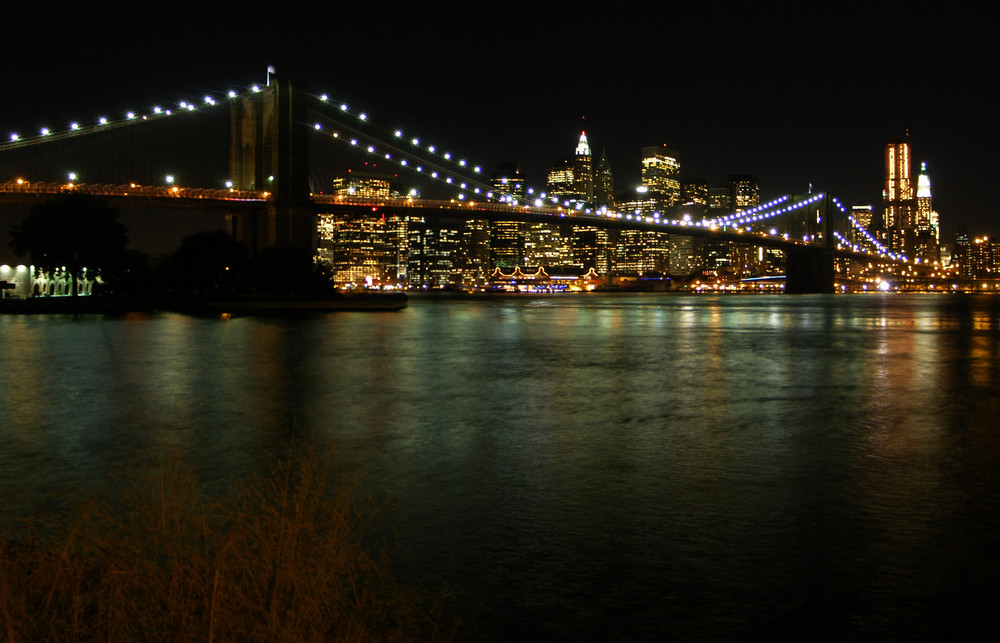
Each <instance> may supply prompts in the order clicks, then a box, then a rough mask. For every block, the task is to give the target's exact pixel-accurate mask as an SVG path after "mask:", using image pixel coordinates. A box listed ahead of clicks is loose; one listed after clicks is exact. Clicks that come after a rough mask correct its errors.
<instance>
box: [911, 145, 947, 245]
mask: <svg viewBox="0 0 1000 643" xmlns="http://www.w3.org/2000/svg"><path fill="white" fill-rule="evenodd" d="M914 224H915V225H914V227H915V228H916V256H918V257H920V258H921V259H923V260H925V261H940V259H941V253H940V247H941V234H940V231H939V230H938V213H937V212H935V211H934V207H933V205H932V203H931V177H930V176H929V175H928V174H927V164H926V163H921V164H920V174H918V175H917V201H916V215H915V220H914Z"/></svg>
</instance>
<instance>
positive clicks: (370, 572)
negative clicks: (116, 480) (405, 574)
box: [0, 455, 455, 643]
mask: <svg viewBox="0 0 1000 643" xmlns="http://www.w3.org/2000/svg"><path fill="white" fill-rule="evenodd" d="M327 471H329V468H328V467H326V466H321V464H320V462H319V459H318V458H316V457H314V456H311V455H310V456H306V457H298V458H293V459H290V460H287V461H284V462H281V463H279V464H278V465H276V466H275V468H274V469H273V471H272V472H271V474H270V475H269V476H266V477H256V478H252V479H250V480H249V481H246V482H244V483H241V484H240V485H238V486H237V487H236V488H235V490H234V491H233V492H232V493H230V494H229V495H228V496H227V497H224V498H221V499H218V500H214V499H208V498H206V497H205V495H204V494H203V492H202V491H201V488H200V486H199V484H198V481H197V480H196V479H195V477H194V475H193V474H192V473H191V472H190V471H189V470H185V469H183V468H181V467H179V466H177V464H176V463H172V464H166V465H164V466H163V467H160V468H158V469H157V470H155V471H153V472H152V473H149V474H148V475H144V476H142V478H141V479H139V480H137V481H136V482H135V483H134V484H131V485H129V486H128V487H127V491H125V492H124V493H123V497H121V498H116V499H113V501H111V502H106V503H103V504H96V503H95V504H93V505H91V506H89V507H87V508H86V509H85V510H83V511H82V512H81V513H80V515H79V517H78V518H76V519H74V520H72V521H71V522H70V523H69V526H68V527H64V528H62V529H60V530H58V531H57V532H55V535H54V536H51V535H50V536H46V537H44V538H41V537H37V536H36V535H35V534H37V533H39V531H38V530H36V529H27V530H24V529H22V530H20V531H19V532H18V534H16V536H17V537H16V538H14V534H11V533H7V534H3V533H0V640H6V641H10V642H20V641H26V642H28V641H30V642H35V641H67V642H75V641H153V640H155V641H209V642H212V643H215V642H221V641H373V640H377V641H409V640H421V641H425V640H448V639H450V638H453V637H454V635H455V632H454V629H453V628H451V627H450V626H449V627H448V628H443V627H442V626H441V623H442V614H441V612H440V601H428V600H427V599H426V598H425V597H424V595H422V594H421V593H420V592H418V591H416V590H414V589H412V588H408V587H404V586H402V585H401V584H399V583H398V582H396V581H395V580H394V579H393V578H392V577H391V576H390V575H389V573H388V565H387V562H388V561H387V556H386V555H385V554H384V553H382V554H373V553H371V552H370V551H369V549H368V548H366V547H365V546H364V543H363V537H364V536H366V534H369V533H370V530H369V529H368V528H369V526H370V524H371V520H372V518H373V516H374V515H375V513H376V512H375V510H374V506H373V505H372V504H371V503H370V502H359V501H358V500H357V499H356V498H355V497H354V496H353V494H352V489H351V488H350V487H347V486H345V485H343V484H342V481H340V480H338V479H332V478H331V476H330V475H329V474H328V473H326V472H327Z"/></svg>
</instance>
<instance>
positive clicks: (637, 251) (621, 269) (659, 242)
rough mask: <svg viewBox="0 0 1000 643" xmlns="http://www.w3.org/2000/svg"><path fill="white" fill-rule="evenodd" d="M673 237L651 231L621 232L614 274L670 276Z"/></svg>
mask: <svg viewBox="0 0 1000 643" xmlns="http://www.w3.org/2000/svg"><path fill="white" fill-rule="evenodd" d="M670 248H671V237H670V235H669V234H667V233H665V232H655V231H651V230H628V229H626V230H620V231H619V232H618V245H617V247H616V253H615V266H614V272H615V274H617V275H628V276H636V277H642V276H649V275H655V276H666V275H669V274H670Z"/></svg>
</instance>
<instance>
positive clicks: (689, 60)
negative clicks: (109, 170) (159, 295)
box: [0, 3, 1000, 246]
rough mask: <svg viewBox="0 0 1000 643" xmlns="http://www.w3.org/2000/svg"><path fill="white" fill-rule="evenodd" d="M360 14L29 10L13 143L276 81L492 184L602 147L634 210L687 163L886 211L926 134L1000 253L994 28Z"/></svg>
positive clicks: (713, 175) (13, 73)
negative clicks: (893, 182) (324, 98)
mask: <svg viewBox="0 0 1000 643" xmlns="http://www.w3.org/2000/svg"><path fill="white" fill-rule="evenodd" d="M343 4H344V3H328V8H321V9H318V10H317V9H309V10H305V9H303V10H298V9H297V8H295V6H294V3H281V4H280V5H275V7H274V9H273V10H269V11H268V12H267V13H265V14H249V13H248V12H247V10H246V8H245V7H246V6H248V5H239V8H237V7H235V6H233V7H230V6H223V5H216V6H215V7H214V8H212V9H205V8H200V9H197V10H194V11H192V12H185V11H184V10H183V7H181V6H179V5H178V6H174V5H171V6H170V7H169V8H167V7H164V8H163V9H162V10H160V9H157V10H156V13H157V15H156V16H155V17H153V18H150V17H139V15H138V13H132V14H127V13H122V14H116V13H115V12H114V11H111V10H109V11H107V12H105V13H103V14H102V15H100V16H97V15H78V14H66V15H61V16H59V15H54V14H49V15H44V16H39V15H38V14H25V15H21V16H17V15H16V10H15V15H13V17H12V19H11V20H10V21H9V24H10V28H9V29H7V30H6V34H5V39H3V40H0V48H2V53H3V60H4V61H7V62H5V66H6V67H7V70H8V71H7V74H6V76H7V78H6V81H5V82H4V84H3V85H2V89H0V97H2V100H0V133H2V134H3V136H4V137H6V136H7V135H8V133H9V132H11V131H20V132H33V131H37V128H38V127H40V126H41V125H50V126H53V127H59V126H60V123H62V122H63V121H65V122H66V123H68V122H69V120H70V119H74V118H79V119H84V120H85V119H87V118H90V117H92V116H96V115H97V114H98V113H107V112H112V113H113V112H115V111H124V110H125V109H129V108H133V109H142V108H143V107H144V106H149V105H152V104H154V103H159V102H166V101H170V100H177V99H178V98H179V97H188V98H196V97H198V96H200V95H203V94H204V93H206V92H219V91H223V90H225V89H226V88H228V87H230V86H233V85H242V86H246V85H249V84H250V83H252V82H260V81H262V80H263V78H264V70H265V69H266V67H267V65H269V64H270V65H274V66H275V67H276V68H277V71H278V72H279V74H281V75H284V76H288V77H291V78H294V79H297V80H299V81H301V82H303V83H305V84H306V85H308V86H310V87H313V88H315V89H316V90H317V91H325V92H328V93H329V94H330V96H331V97H333V98H335V99H337V100H342V101H346V102H348V103H349V104H351V105H352V106H357V107H359V108H363V109H365V110H366V111H367V112H368V113H369V114H371V118H372V120H373V121H378V122H379V123H381V124H382V125H383V126H384V127H385V128H387V129H392V128H395V127H402V128H403V129H405V130H406V131H407V132H414V133H417V134H419V135H420V136H421V137H422V138H423V139H424V140H425V141H430V142H438V143H439V144H440V145H441V146H442V147H447V148H449V149H452V150H453V151H454V152H455V153H456V154H461V155H463V156H466V157H468V158H470V159H471V160H474V161H475V162H477V163H480V164H481V165H482V166H483V167H484V168H489V169H491V168H493V167H495V165H496V163H497V162H499V161H504V160H516V161H518V162H519V163H520V164H521V165H522V167H523V168H524V169H525V171H526V172H527V174H528V179H529V183H531V184H534V185H541V184H542V183H543V182H544V173H545V171H546V168H547V166H548V165H549V164H550V163H551V162H552V161H554V160H555V159H556V158H558V157H562V156H567V155H570V154H571V153H572V151H573V149H574V147H575V144H576V140H577V137H578V136H579V131H580V130H581V129H586V130H587V133H588V137H589V139H590V142H591V145H592V147H593V148H594V151H595V155H596V154H597V153H599V151H600V150H601V149H602V148H605V149H607V153H608V155H609V158H610V160H611V163H612V167H613V169H614V171H615V174H616V181H617V185H618V187H619V188H620V189H621V188H625V187H628V186H631V185H634V184H635V183H636V182H637V181H638V175H639V153H640V148H641V147H642V146H643V145H655V144H660V143H667V144H668V145H669V146H670V147H672V148H674V149H676V150H677V151H678V152H679V154H680V158H681V164H682V174H683V175H684V176H685V177H691V178H696V177H697V178H703V179H705V180H707V181H709V183H710V184H717V183H721V182H724V181H725V179H726V177H727V175H729V174H744V173H746V174H755V175H756V176H757V177H758V178H759V180H760V184H761V188H762V193H763V196H764V197H765V198H768V197H771V196H776V195H778V194H784V193H788V192H803V191H805V190H806V188H807V186H808V185H809V184H810V183H812V184H813V185H814V186H815V187H816V189H819V190H830V191H832V192H834V193H835V194H837V195H840V196H842V200H844V201H845V202H847V203H850V204H859V203H865V204H875V205H876V206H878V203H879V201H880V199H881V189H882V187H881V186H882V180H883V177H882V173H883V170H882V147H883V144H884V143H885V141H886V140H887V139H889V138H894V137H899V136H902V135H903V134H904V132H906V131H907V130H909V131H910V134H911V140H912V142H913V148H914V157H915V161H917V162H919V161H926V162H927V163H928V166H929V169H930V174H931V179H932V181H933V189H934V204H935V207H936V209H937V210H938V211H939V212H940V215H941V221H942V227H943V233H944V234H943V237H942V239H943V240H945V241H951V240H952V239H953V238H954V234H955V231H956V229H957V228H958V227H959V226H962V225H964V226H966V227H967V228H968V230H969V232H971V233H983V232H985V233H992V234H997V233H1000V225H998V221H997V218H996V213H997V212H996V210H997V209H996V205H995V202H994V198H993V192H994V190H995V188H994V185H995V182H996V177H997V176H998V171H1000V161H998V160H997V156H996V155H995V154H994V152H993V150H995V149H997V147H998V143H1000V141H998V137H997V133H996V128H994V127H993V123H992V120H993V117H994V114H995V111H996V110H995V107H994V101H995V98H994V97H993V94H994V92H995V90H996V87H997V84H998V83H997V80H996V73H995V69H994V67H995V63H996V62H997V59H998V56H997V54H996V53H995V52H994V51H993V49H992V46H993V41H994V38H993V35H992V34H991V33H990V31H989V30H990V29H991V25H992V19H988V18H987V16H986V15H985V11H986V10H985V9H984V10H983V12H984V13H981V14H980V13H976V12H973V13H962V14H960V13H959V12H958V11H957V10H956V11H954V12H953V13H952V12H949V10H942V9H940V8H938V9H936V12H935V13H918V12H917V11H916V10H915V8H914V7H913V5H897V11H903V10H904V9H905V12H906V15H905V16H903V17H899V16H895V17H893V16H892V15H891V14H889V13H888V10H882V9H878V8H872V6H871V5H868V7H866V8H861V7H858V8H855V7H853V6H851V5H847V6H838V7H835V8H834V7H832V6H831V7H830V8H829V9H822V8H820V9H817V8H816V7H814V6H808V5H800V8H799V9H798V10H795V11H780V12H774V11H769V10H762V9H761V8H760V6H759V5H757V4H751V3H745V4H744V5H743V7H744V8H742V9H733V8H731V7H726V6H723V5H711V4H702V5H701V8H699V9H693V8H682V7H679V6H675V5H670V4H667V3H664V4H663V5H662V8H657V9H651V8H649V7H650V6H651V5H649V4H647V5H646V7H645V8H642V9H630V8H629V7H628V6H627V5H625V4H621V3H618V4H614V3H606V4H603V5H601V6H600V8H599V9H593V10H588V9H584V8H583V7H582V3H572V4H566V3H563V4H561V5H559V7H560V10H559V11H556V10H555V9H551V8H548V5H546V4H540V3H536V4H534V5H531V4H528V5H515V4H512V3H505V4H503V5H497V8H496V9H492V8H491V7H490V6H489V5H484V4H477V5H472V4H471V3H465V4H462V5H458V7H457V8H454V9H452V8H450V7H441V6H437V7H435V8H432V9H428V8H427V5H426V4H424V3H421V4H420V5H419V6H418V7H417V8H414V9H407V10H403V11H402V12H400V11H399V10H393V9H390V8H389V5H388V4H376V3H358V6H357V7H344V6H343ZM362 5H363V6H362ZM977 11H978V10H977ZM891 20H895V21H896V22H891ZM53 124H54V125H53ZM0 179H2V180H7V177H0ZM2 245H3V246H6V244H5V243H4V244H2Z"/></svg>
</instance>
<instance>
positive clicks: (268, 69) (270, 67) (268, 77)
mask: <svg viewBox="0 0 1000 643" xmlns="http://www.w3.org/2000/svg"><path fill="white" fill-rule="evenodd" d="M273 73H274V65H268V66H267V86H268V87H270V86H271V74H273Z"/></svg>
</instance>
